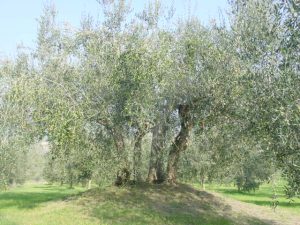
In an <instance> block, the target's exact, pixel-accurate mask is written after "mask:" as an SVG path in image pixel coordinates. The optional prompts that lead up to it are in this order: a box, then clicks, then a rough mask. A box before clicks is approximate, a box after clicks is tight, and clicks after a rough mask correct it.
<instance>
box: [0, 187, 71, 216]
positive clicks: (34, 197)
mask: <svg viewBox="0 0 300 225" xmlns="http://www.w3.org/2000/svg"><path fill="white" fill-rule="evenodd" d="M35 188H36V189H37V190H40V191H39V192H37V191H35V190H32V191H24V192H20V191H17V192H13V191H12V192H3V193H0V210H1V209H5V208H9V207H16V208H20V209H32V208H35V207H37V206H39V205H40V204H42V203H45V202H49V201H57V200H66V199H67V198H68V197H71V196H74V195H76V193H70V192H67V191H66V189H65V190H63V189H62V188H61V189H58V188H57V187H50V186H45V187H42V186H41V187H33V189H35ZM42 189H44V190H42ZM43 191H45V192H43Z"/></svg>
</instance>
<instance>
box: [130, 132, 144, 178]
mask: <svg viewBox="0 0 300 225" xmlns="http://www.w3.org/2000/svg"><path fill="white" fill-rule="evenodd" d="M145 135H146V132H145V131H141V130H140V129H139V131H138V132H137V134H136V136H135V140H134V148H133V177H134V180H135V181H137V182H141V181H142V175H141V167H142V141H143V137H144V136H145Z"/></svg>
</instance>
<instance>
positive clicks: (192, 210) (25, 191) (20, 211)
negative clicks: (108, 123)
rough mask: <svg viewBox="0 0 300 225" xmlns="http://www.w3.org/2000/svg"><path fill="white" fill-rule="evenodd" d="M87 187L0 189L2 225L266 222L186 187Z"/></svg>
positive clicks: (209, 195) (44, 186)
mask: <svg viewBox="0 0 300 225" xmlns="http://www.w3.org/2000/svg"><path fill="white" fill-rule="evenodd" d="M83 191H84V190H83V189H82V188H75V189H68V188H66V187H60V186H55V185H33V184H29V185H25V186H23V187H19V188H15V189H12V190H10V191H6V192H0V225H74V224H76V225H94V224H100V225H101V224H102V225H105V224H116V225H118V224H122V225H123V224H124V225H126V224H128V225H129V224H130V225H134V224H153V225H155V224H157V225H160V224H163V225H168V224H170V225H171V224H173V225H184V224H199V225H201V224H203V225H210V224H211V225H218V224H219V225H230V224H240V223H244V224H264V222H262V221H260V220H258V219H256V218H254V217H250V216H248V215H247V216H245V215H239V214H235V213H234V212H231V211H230V207H228V206H227V205H225V204H223V203H222V202H221V201H220V199H219V198H216V197H214V196H213V195H212V194H209V193H207V192H202V191H199V190H195V189H193V188H192V187H190V186H188V185H179V186H177V187H171V186H160V185H153V186H151V185H150V186H149V185H139V186H134V187H131V186H129V187H124V188H117V187H106V188H96V189H92V190H90V191H87V192H83Z"/></svg>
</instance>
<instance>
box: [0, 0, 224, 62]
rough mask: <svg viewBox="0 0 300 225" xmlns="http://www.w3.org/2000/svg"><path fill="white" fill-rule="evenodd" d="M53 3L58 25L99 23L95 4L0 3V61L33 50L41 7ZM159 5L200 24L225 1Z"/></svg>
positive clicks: (84, 0) (58, 0) (142, 0)
mask: <svg viewBox="0 0 300 225" xmlns="http://www.w3.org/2000/svg"><path fill="white" fill-rule="evenodd" d="M49 2H51V3H53V4H54V5H55V7H56V9H57V11H58V21H59V22H68V23H70V24H71V25H73V26H79V24H80V20H81V18H82V17H83V16H84V15H87V14H89V15H92V16H93V17H95V18H98V19H99V18H100V19H101V7H100V5H99V3H97V1H96V0H73V1H71V0H50V1H49V0H47V1H45V0H26V1H24V0H23V1H22V0H0V58H1V57H11V56H14V55H15V53H16V51H17V46H18V45H23V46H26V47H29V48H32V47H33V46H34V43H35V40H36V37H37V28H38V22H37V19H38V18H39V17H40V16H41V14H42V12H43V8H44V5H45V4H47V3H49ZM147 2H148V0H132V7H133V8H134V9H136V10H140V9H143V7H144V6H145V4H146V3H147ZM162 2H163V4H171V3H172V2H173V3H174V7H175V9H176V14H177V15H182V16H185V15H187V12H188V10H189V7H188V5H189V4H188V2H191V3H190V5H191V7H190V11H191V13H192V14H193V15H196V16H197V17H199V18H200V20H201V21H202V23H203V24H207V23H209V22H210V21H211V20H212V19H213V18H218V17H219V16H218V15H219V11H220V10H222V11H223V10H226V9H227V8H228V4H227V0H162Z"/></svg>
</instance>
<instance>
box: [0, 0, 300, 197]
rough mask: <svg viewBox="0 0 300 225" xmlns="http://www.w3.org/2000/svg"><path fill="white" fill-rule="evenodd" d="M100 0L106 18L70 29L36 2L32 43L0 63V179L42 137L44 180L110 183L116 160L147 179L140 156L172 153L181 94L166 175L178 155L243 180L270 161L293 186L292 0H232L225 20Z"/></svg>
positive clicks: (293, 189) (185, 166)
mask: <svg viewBox="0 0 300 225" xmlns="http://www.w3.org/2000/svg"><path fill="white" fill-rule="evenodd" d="M102 3H103V10H104V11H103V15H104V20H103V22H98V21H97V22H95V23H94V22H93V20H92V19H91V18H85V19H83V21H82V24H81V27H80V28H79V29H69V28H68V27H63V26H61V24H59V23H57V21H56V15H57V12H56V11H55V9H54V7H53V6H47V7H45V10H44V14H43V15H42V16H41V17H40V19H39V30H38V36H37V47H36V49H35V50H33V51H32V52H29V53H26V52H24V51H23V52H22V51H20V52H19V53H18V56H17V57H16V59H15V60H12V61H11V62H10V61H9V62H5V63H3V65H1V67H0V88H1V89H0V91H1V92H0V94H1V95H0V111H1V114H0V120H1V133H0V140H1V142H0V162H1V164H0V168H1V170H0V176H1V177H2V178H1V179H2V180H3V181H2V182H3V184H2V186H3V185H7V183H8V182H9V179H13V180H15V181H17V182H23V181H24V179H23V177H24V175H23V174H22V173H23V172H22V171H25V169H24V168H29V166H28V165H26V162H25V161H26V155H27V154H26V152H27V151H28V149H30V146H32V145H33V144H35V143H39V142H40V141H41V140H47V141H48V142H49V146H50V147H49V149H50V150H49V152H48V153H47V155H46V160H47V164H46V166H45V170H44V171H45V173H44V174H45V177H46V179H47V180H49V181H51V182H57V181H58V182H61V183H69V184H70V186H72V185H73V184H74V183H78V182H82V183H84V182H86V180H89V179H94V180H96V183H99V184H101V182H102V183H112V182H113V180H114V178H115V176H116V174H117V172H118V171H120V170H122V169H123V168H127V169H129V170H133V171H134V173H131V174H140V177H141V178H145V177H146V174H147V167H148V164H149V161H150V162H152V161H153V159H155V158H156V159H157V158H159V160H158V161H159V162H160V163H161V165H162V167H165V164H166V161H168V160H170V157H169V158H168V159H166V157H167V155H168V153H169V152H168V151H169V149H170V148H169V146H173V147H174V143H176V141H174V140H173V139H174V137H177V135H178V134H179V135H180V132H178V131H180V128H181V127H180V126H181V123H180V122H181V121H180V119H181V118H180V115H179V111H178V108H179V107H178V106H180V105H186V106H187V107H188V108H189V109H190V114H191V115H190V116H191V118H192V120H191V121H189V123H190V124H188V126H189V127H191V128H193V129H192V130H191V135H190V134H188V135H186V137H184V138H187V139H188V138H190V137H191V140H190V141H191V143H190V146H189V147H188V148H187V151H186V152H185V153H184V155H183V157H182V158H181V159H180V155H181V154H182V149H185V147H187V146H184V147H182V146H181V147H182V149H179V148H180V146H179V147H178V146H175V147H174V148H173V150H174V152H175V155H176V157H175V159H176V160H175V162H174V165H176V166H175V168H174V170H175V171H174V176H176V172H177V169H178V168H177V162H179V165H180V170H179V175H180V177H181V178H182V179H188V180H189V179H201V180H203V181H204V180H205V179H207V180H213V179H219V180H221V179H228V180H232V179H234V177H236V178H237V180H238V184H239V186H240V187H241V188H242V189H244V190H251V189H255V188H256V187H257V185H258V184H259V182H261V181H263V180H265V179H266V177H267V176H268V175H269V174H270V173H269V172H270V171H269V169H270V168H271V170H272V169H273V168H272V167H273V166H275V167H276V168H279V169H280V170H282V171H283V173H284V174H285V176H286V177H287V179H288V185H287V194H288V195H289V196H295V195H298V194H299V180H300V179H299V162H300V154H299V152H300V151H299V138H298V136H299V133H300V130H299V128H300V126H299V124H300V121H299V119H300V117H299V109H300V108H299V96H300V93H299V88H298V87H299V85H300V82H299V81H300V80H299V77H300V76H299V46H300V45H299V37H300V35H299V29H297V28H298V27H299V4H298V2H296V1H293V0H290V1H284V2H281V1H276V0H267V1H263V0H249V1H243V0H235V1H231V7H232V8H231V9H232V12H231V14H230V15H229V16H230V23H229V24H228V26H227V25H225V23H224V24H223V25H222V24H216V23H215V24H211V25H208V26H203V25H201V23H200V21H199V20H198V19H196V18H184V19H181V20H179V22H175V20H174V19H172V18H171V17H170V13H169V12H167V11H164V10H163V7H162V5H161V3H160V1H154V2H152V3H149V5H148V6H147V7H146V8H145V10H143V11H142V12H141V13H137V14H136V15H135V16H134V15H133V14H132V11H131V9H130V6H129V4H128V2H127V1H125V0H120V1H115V2H112V1H108V2H106V1H103V2H102ZM171 11H172V10H170V12H171ZM166 22H167V23H168V24H173V25H172V26H171V25H170V26H164V25H165V23H166ZM160 124H164V126H165V131H164V132H162V133H161V134H158V135H157V136H158V137H157V138H156V139H155V138H153V139H152V141H153V140H154V141H153V142H152V143H151V141H150V139H151V138H152V137H154V136H155V135H153V136H151V135H150V136H149V135H148V134H149V133H151V132H152V131H153V130H154V128H155V127H156V126H157V125H160ZM179 138H180V137H179ZM155 140H160V141H159V143H163V146H162V148H163V150H161V151H160V152H159V153H158V152H156V153H155V154H156V155H155V154H154V153H153V152H152V153H151V154H150V153H149V152H150V149H151V145H152V146H153V144H155V143H154V142H155ZM185 141H186V142H188V140H185ZM151 151H152V150H151ZM258 151H259V152H260V153H259V154H258V153H257V152H258ZM258 159H265V162H266V163H265V162H261V160H258ZM41 160H42V159H41ZM151 160H152V161H151ZM268 162H272V163H268ZM264 167H266V168H267V169H266V170H263V169H262V168H264ZM23 169H24V170H23ZM164 169H165V168H162V170H164ZM236 171H238V175H237V174H235V172H236ZM25 174H26V173H25ZM237 176H238V177H237Z"/></svg>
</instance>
